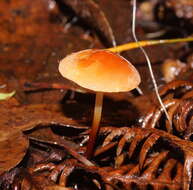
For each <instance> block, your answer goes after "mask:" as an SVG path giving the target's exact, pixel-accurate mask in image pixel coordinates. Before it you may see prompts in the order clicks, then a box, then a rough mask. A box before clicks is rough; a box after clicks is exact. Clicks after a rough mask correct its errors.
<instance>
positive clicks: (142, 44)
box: [107, 37, 193, 53]
mask: <svg viewBox="0 0 193 190" xmlns="http://www.w3.org/2000/svg"><path fill="white" fill-rule="evenodd" d="M191 41H193V37H188V38H176V39H161V40H146V41H138V42H130V43H126V44H123V45H119V46H115V47H112V48H108V49H107V50H109V51H112V52H115V53H119V52H122V51H127V50H131V49H136V48H139V47H146V46H154V45H159V44H172V43H178V42H191Z"/></svg>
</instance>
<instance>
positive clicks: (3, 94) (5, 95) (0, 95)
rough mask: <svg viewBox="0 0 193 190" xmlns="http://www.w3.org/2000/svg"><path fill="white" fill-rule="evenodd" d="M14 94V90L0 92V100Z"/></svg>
mask: <svg viewBox="0 0 193 190" xmlns="http://www.w3.org/2000/svg"><path fill="white" fill-rule="evenodd" d="M14 95H15V91H13V92H10V93H0V100H6V99H8V98H11V97H12V96H14Z"/></svg>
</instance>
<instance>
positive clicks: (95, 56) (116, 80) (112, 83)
mask: <svg viewBox="0 0 193 190" xmlns="http://www.w3.org/2000/svg"><path fill="white" fill-rule="evenodd" d="M59 72H60V73H61V74H62V76H63V77H65V78H67V79H69V80H71V81H73V82H75V83H76V84H78V85H79V86H81V87H84V88H87V89H89V90H93V91H97V92H125V91H130V90H132V89H134V88H136V87H137V86H138V85H139V83H140V81H141V79H140V75H139V73H138V71H137V70H136V69H135V67H134V66H133V65H132V64H131V63H130V62H129V61H127V60H126V59H125V58H123V57H122V56H120V55H118V54H115V53H112V52H110V51H107V50H99V49H87V50H82V51H79V52H76V53H72V54H70V55H68V56H66V57H65V58H64V59H62V60H61V61H60V64H59Z"/></svg>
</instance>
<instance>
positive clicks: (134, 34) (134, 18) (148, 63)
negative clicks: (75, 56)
mask: <svg viewBox="0 0 193 190" xmlns="http://www.w3.org/2000/svg"><path fill="white" fill-rule="evenodd" d="M136 7H137V6H136V0H133V17H132V33H133V38H134V40H135V41H136V43H137V44H138V46H139V48H140V49H141V51H142V52H143V54H144V56H145V58H146V61H147V65H148V68H149V72H150V75H151V79H152V82H153V85H154V89H155V93H156V96H157V99H158V101H159V103H160V105H161V107H162V109H163V110H164V113H165V115H166V117H167V119H168V121H169V123H170V125H171V126H172V122H171V120H170V117H169V115H168V112H167V110H166V108H165V105H164V104H163V102H162V99H161V97H160V95H159V91H158V86H157V83H156V79H155V76H154V73H153V69H152V66H151V61H150V59H149V57H148V55H147V53H146V51H145V49H144V48H143V47H142V46H141V45H140V43H139V42H138V39H137V37H136V32H135V21H136Z"/></svg>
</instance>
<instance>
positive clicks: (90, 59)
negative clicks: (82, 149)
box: [59, 49, 141, 159]
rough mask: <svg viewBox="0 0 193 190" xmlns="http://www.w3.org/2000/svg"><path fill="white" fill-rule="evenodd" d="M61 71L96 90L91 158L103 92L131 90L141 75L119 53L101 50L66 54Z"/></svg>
mask: <svg viewBox="0 0 193 190" xmlns="http://www.w3.org/2000/svg"><path fill="white" fill-rule="evenodd" d="M59 72H60V73H61V74H62V76H63V77H65V78H67V79H69V80H71V81H73V82H75V83H76V84H78V85H80V86H81V87H84V88H86V89H89V90H92V91H95V92H96V99H95V108H94V116H93V123H92V128H91V132H90V136H89V141H88V144H87V150H86V156H87V158H89V159H90V158H91V157H92V154H93V151H94V145H95V140H96V137H97V133H98V131H99V123H100V120H101V112H102V104H103V93H104V92H126V91H130V90H132V89H134V88H136V87H137V86H138V85H139V83H140V80H141V79H140V75H139V73H138V71H137V70H136V69H135V67H134V66H133V65H132V64H131V63H130V62H129V61H127V60H126V59H124V58H123V57H121V56H120V55H118V54H115V53H112V52H110V51H107V50H98V49H87V50H83V51H79V52H76V53H72V54H71V55H68V56H66V57H65V58H64V59H62V60H61V61H60V64H59Z"/></svg>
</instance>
